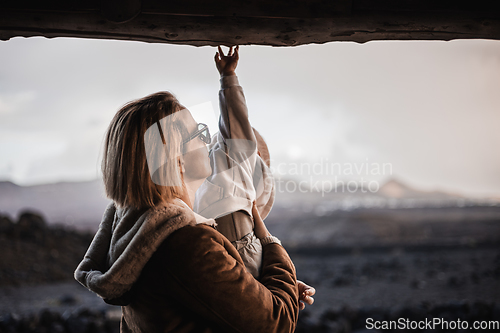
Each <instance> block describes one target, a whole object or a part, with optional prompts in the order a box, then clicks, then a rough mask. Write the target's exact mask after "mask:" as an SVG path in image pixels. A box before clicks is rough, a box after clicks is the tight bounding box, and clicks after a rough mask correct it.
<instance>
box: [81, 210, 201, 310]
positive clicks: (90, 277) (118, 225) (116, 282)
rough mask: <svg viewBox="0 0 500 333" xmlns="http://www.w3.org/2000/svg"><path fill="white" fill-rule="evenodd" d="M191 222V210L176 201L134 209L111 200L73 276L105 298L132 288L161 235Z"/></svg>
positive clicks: (192, 216) (156, 246)
mask: <svg viewBox="0 0 500 333" xmlns="http://www.w3.org/2000/svg"><path fill="white" fill-rule="evenodd" d="M195 224H196V221H195V217H194V214H193V212H192V211H191V210H190V209H187V208H186V207H182V206H179V205H177V204H172V203H170V204H162V205H159V206H157V207H154V208H151V209H148V210H137V209H131V208H124V209H117V208H116V206H115V205H114V203H111V204H110V205H109V206H108V207H107V209H106V211H105V212H104V215H103V218H102V222H101V224H100V226H99V230H98V231H97V233H96V234H95V236H94V239H93V240H92V243H91V244H90V246H89V249H88V250H87V253H86V254H85V257H84V259H83V260H82V262H81V263H80V264H79V265H78V267H77V269H76V271H75V274H74V276H75V279H76V280H77V281H78V282H80V283H81V284H82V285H84V286H85V287H86V288H88V289H89V290H91V291H93V292H95V293H96V294H97V295H99V296H100V297H102V298H104V299H105V300H106V299H111V300H112V299H116V298H119V297H121V296H123V295H124V294H125V293H126V292H127V291H129V290H130V289H131V288H132V285H133V284H134V283H135V281H136V280H137V279H138V278H139V275H140V274H141V271H142V269H143V268H144V266H145V265H146V263H147V262H148V261H149V259H150V258H151V256H152V255H153V253H154V252H155V251H156V250H157V249H158V247H159V246H160V245H161V243H162V242H163V241H164V240H165V238H167V237H168V236H169V235H170V234H171V233H172V232H174V231H175V230H177V229H180V228H182V227H184V226H187V225H195Z"/></svg>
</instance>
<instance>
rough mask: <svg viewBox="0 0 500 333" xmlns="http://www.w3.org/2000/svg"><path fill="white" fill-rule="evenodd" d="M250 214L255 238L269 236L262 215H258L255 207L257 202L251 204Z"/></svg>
mask: <svg viewBox="0 0 500 333" xmlns="http://www.w3.org/2000/svg"><path fill="white" fill-rule="evenodd" d="M252 215H253V221H254V227H253V232H254V233H255V236H257V238H259V239H261V238H265V237H267V236H271V233H270V232H269V231H268V230H267V227H266V225H265V224H264V221H263V220H262V217H260V213H259V210H258V209H257V203H256V202H255V201H254V202H253V206H252Z"/></svg>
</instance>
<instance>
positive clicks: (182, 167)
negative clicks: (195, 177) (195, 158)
mask: <svg viewBox="0 0 500 333" xmlns="http://www.w3.org/2000/svg"><path fill="white" fill-rule="evenodd" d="M177 161H178V164H179V172H180V173H181V175H184V173H186V168H185V167H184V159H183V158H182V156H179V157H178V160H177Z"/></svg>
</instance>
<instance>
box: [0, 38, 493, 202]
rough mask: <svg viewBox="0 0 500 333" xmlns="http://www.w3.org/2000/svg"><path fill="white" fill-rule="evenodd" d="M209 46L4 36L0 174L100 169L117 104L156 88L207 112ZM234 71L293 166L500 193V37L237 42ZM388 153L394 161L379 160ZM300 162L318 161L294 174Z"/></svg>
mask: <svg viewBox="0 0 500 333" xmlns="http://www.w3.org/2000/svg"><path fill="white" fill-rule="evenodd" d="M215 51H216V50H215V48H213V47H192V46H179V45H166V44H161V45H160V44H147V43H140V42H121V41H103V40H84V39H66V38H58V39H45V38H28V39H25V38H15V39H12V40H10V41H6V42H5V41H4V42H0V60H1V61H0V179H1V180H10V181H13V182H15V183H18V184H21V185H30V184H38V183H46V182H55V181H61V180H89V179H95V178H96V177H98V175H99V154H100V150H101V147H102V139H103V136H104V133H105V130H106V127H107V126H108V124H109V122H110V120H111V118H112V117H113V115H114V113H115V112H116V111H117V110H118V109H119V108H120V106H121V105H123V104H124V103H126V102H128V101H130V100H132V99H135V98H139V97H143V96H145V95H147V94H150V93H153V92H156V91H159V90H169V91H171V92H173V93H174V94H175V95H176V96H177V97H178V99H179V100H180V101H181V103H182V104H184V105H185V106H188V107H193V106H198V107H197V108H194V109H195V110H196V109H197V110H198V111H199V113H200V114H204V115H205V118H206V117H208V118H210V117H212V118H214V116H213V114H212V113H211V111H210V109H211V108H210V105H212V106H213V108H214V109H215V110H217V109H218V97H217V94H218V88H219V82H218V73H217V71H216V69H215V66H214V62H213V56H214V54H215ZM237 74H238V76H239V79H240V83H241V85H242V86H243V89H244V91H245V95H246V99H247V104H248V107H249V112H250V119H251V121H252V124H253V125H254V127H256V128H257V129H258V130H259V131H260V132H261V133H262V134H263V136H264V138H265V139H266V141H267V142H268V145H269V148H270V151H271V157H272V163H273V165H274V166H275V167H276V166H280V169H279V172H280V173H281V174H283V173H285V176H287V177H292V176H297V177H302V178H304V179H306V178H308V177H311V176H314V177H316V178H332V177H334V176H337V177H339V179H340V178H343V179H358V180H359V179H361V178H363V179H366V180H370V179H375V180H378V181H381V182H382V181H383V180H384V179H387V178H389V177H395V178H397V179H399V180H401V181H403V182H405V183H407V184H409V185H411V186H414V187H416V188H419V189H424V190H431V189H441V190H445V191H452V192H458V193H462V194H465V195H471V196H496V197H500V93H499V92H500V42H499V41H487V40H460V41H450V42H442V41H425V42H424V41H422V42H421V41H376V42H368V43H365V44H356V43H348V42H335V43H329V44H324V45H308V46H299V47H293V48H276V47H261V46H242V47H240V64H239V66H238V69H237ZM210 103H211V104H210ZM200 104H201V106H200ZM207 115H208V116H207ZM214 119H215V118H214ZM204 121H208V120H204ZM212 131H215V129H214V128H212ZM383 164H385V165H386V166H387V165H388V164H390V166H391V168H390V170H389V169H387V168H386V169H385V170H382V171H383V172H382V171H381V170H379V171H380V172H377V170H375V169H374V168H377V167H380V166H382V165H383ZM300 165H302V166H304V165H309V166H312V165H316V167H317V168H316V169H315V170H316V171H314V170H309V171H308V169H307V168H304V167H303V168H302V170H299V171H298V172H299V173H301V174H300V175H293V174H294V173H297V169H294V168H295V167H297V166H300ZM319 165H321V167H319ZM334 165H336V166H335V167H334ZM329 167H331V168H333V169H332V170H334V171H335V172H337V173H334V174H331V173H329V172H328V171H327V168H329ZM320 168H322V169H320ZM349 168H351V172H350V171H349V170H348V169H349ZM355 168H358V169H357V170H358V171H357V172H356V171H354V174H351V173H353V170H352V169H354V170H355ZM363 168H364V169H363ZM276 171H277V172H278V170H276ZM339 171H340V174H338V172H339ZM366 171H368V174H366ZM389 171H390V172H389ZM318 173H319V174H318ZM388 173H390V174H388ZM291 174H292V175H291Z"/></svg>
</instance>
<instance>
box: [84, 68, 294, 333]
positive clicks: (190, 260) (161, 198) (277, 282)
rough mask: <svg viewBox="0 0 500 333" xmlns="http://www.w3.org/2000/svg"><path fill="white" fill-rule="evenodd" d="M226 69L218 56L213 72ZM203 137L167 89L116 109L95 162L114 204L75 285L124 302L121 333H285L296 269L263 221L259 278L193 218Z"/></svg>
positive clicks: (258, 222) (206, 171)
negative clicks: (100, 156) (101, 155)
mask: <svg viewBox="0 0 500 333" xmlns="http://www.w3.org/2000/svg"><path fill="white" fill-rule="evenodd" d="M233 66H234V67H235V62H234V61H231V59H226V61H225V64H223V66H222V69H220V70H221V74H222V75H224V74H227V71H230V70H231V68H232V67H233ZM218 67H219V66H218ZM232 70H234V68H232ZM204 140H205V136H204V134H203V132H200V131H199V127H198V124H196V122H195V121H194V119H193V118H192V116H191V115H190V113H189V112H188V111H187V110H185V108H184V107H183V106H182V105H181V104H180V103H179V102H178V101H177V100H176V98H175V97H174V96H173V95H172V94H170V93H168V92H161V93H156V94H153V95H150V96H147V97H144V98H142V99H140V100H137V101H133V102H130V103H128V104H127V105H125V106H124V107H123V108H122V109H121V110H119V111H118V113H117V114H116V116H115V117H114V119H113V120H112V122H111V124H110V126H109V129H108V133H107V136H106V144H105V151H104V158H103V179H104V184H105V189H106V193H107V195H108V196H109V197H110V198H111V199H113V203H112V204H111V205H110V206H109V207H108V208H107V210H106V212H105V213H104V216H103V220H102V222H101V225H100V227H99V230H98V232H97V233H96V235H95V237H94V239H93V241H92V244H91V245H90V247H89V249H88V251H87V253H86V255H85V258H84V259H83V261H82V262H81V263H80V265H79V266H78V268H77V270H76V271H75V278H76V279H77V280H78V281H79V282H80V283H82V284H83V285H84V286H86V287H87V288H89V289H90V290H92V291H94V292H96V293H97V294H98V295H100V296H101V297H102V298H104V300H105V301H106V302H108V303H110V304H116V305H122V320H121V331H122V332H219V331H228V332H293V330H294V329H295V325H296V322H297V318H298V311H299V289H298V286H297V281H296V275H295V268H294V266H293V263H292V262H291V260H290V258H289V256H288V254H287V253H286V251H285V250H284V248H283V247H282V246H281V244H280V242H279V240H278V239H277V238H275V237H273V236H271V235H270V233H269V232H268V230H267V228H266V227H265V225H264V223H263V222H262V219H259V218H255V229H254V232H255V235H256V236H257V237H258V238H259V239H260V240H261V243H262V247H263V259H262V271H261V276H260V280H259V281H257V280H256V279H255V278H254V277H253V276H252V275H251V274H250V273H248V272H247V271H246V269H245V266H244V264H243V261H242V259H241V257H240V255H239V254H238V252H237V250H236V249H235V248H234V246H233V245H232V244H231V243H230V242H229V241H228V239H227V238H225V237H224V236H223V235H221V234H220V233H219V232H218V231H217V230H215V228H214V225H215V221H214V220H212V219H205V218H203V217H201V216H200V215H198V214H195V213H194V212H193V211H192V205H193V201H194V194H195V192H196V190H197V188H198V187H199V186H200V185H201V183H203V181H204V179H205V178H206V177H207V176H208V175H210V173H211V168H210V163H209V162H208V151H207V148H206V146H205V143H204ZM159 148H161V149H159ZM159 161H163V162H159ZM165 161H166V162H165ZM152 166H153V167H152ZM167 185H168V186H167ZM255 214H258V212H257V211H256V210H255Z"/></svg>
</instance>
